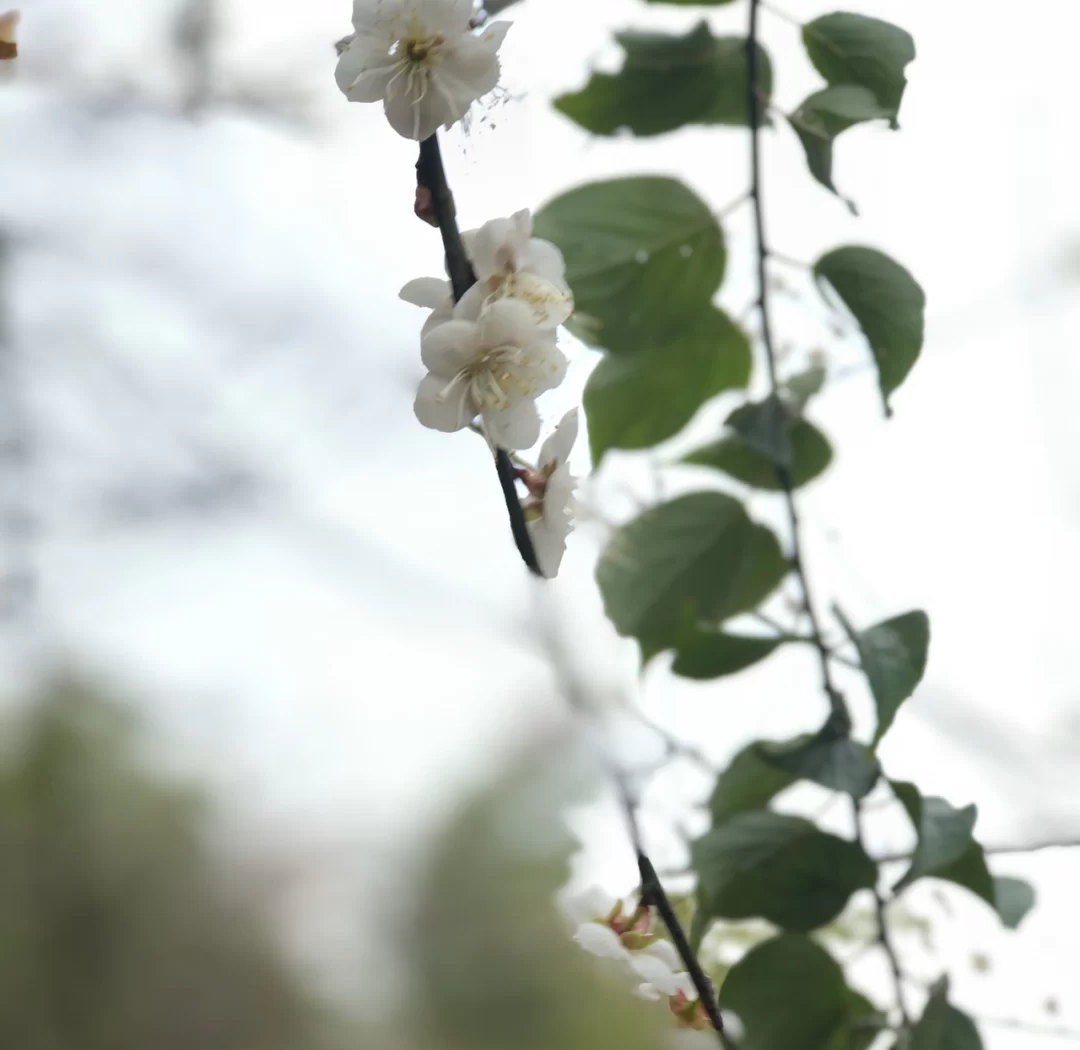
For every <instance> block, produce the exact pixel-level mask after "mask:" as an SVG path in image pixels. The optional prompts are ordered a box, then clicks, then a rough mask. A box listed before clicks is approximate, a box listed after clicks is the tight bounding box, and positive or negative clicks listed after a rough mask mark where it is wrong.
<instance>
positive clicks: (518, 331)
mask: <svg viewBox="0 0 1080 1050" xmlns="http://www.w3.org/2000/svg"><path fill="white" fill-rule="evenodd" d="M479 324H480V329H481V333H482V334H481V340H482V342H483V345H484V346H486V347H495V346H521V347H528V346H529V345H530V344H532V343H534V342H538V343H541V344H542V343H543V342H544V340H543V339H542V338H539V339H538V336H540V335H541V333H539V332H538V331H537V328H536V321H535V319H534V317H533V312H532V310H530V309H529V307H528V306H526V305H525V304H524V303H521V302H518V301H517V300H516V299H498V300H496V301H495V302H493V303H492V304H491V305H490V306H489V307H488V308H487V310H486V311H485V312H484V315H483V317H481V318H480V322H479Z"/></svg>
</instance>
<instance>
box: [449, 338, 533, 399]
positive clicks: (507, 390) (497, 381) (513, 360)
mask: <svg viewBox="0 0 1080 1050" xmlns="http://www.w3.org/2000/svg"><path fill="white" fill-rule="evenodd" d="M528 362H529V358H528V355H527V353H526V352H525V350H523V349H522V348H521V347H520V346H513V345H506V346H496V347H492V348H491V349H490V350H485V351H484V353H483V354H482V355H481V356H480V357H478V358H477V359H476V360H475V361H472V362H470V363H469V364H467V365H466V366H465V367H464V368H463V369H461V371H460V372H458V374H457V375H455V376H454V378H453V379H451V380H450V382H449V383H447V384H446V386H444V387H443V388H442V390H440V391H439V395H438V396H439V400H441V401H445V400H446V399H447V398H448V397H450V395H451V394H452V393H453V392H454V391H455V390H457V389H458V388H459V387H460V386H461V385H462V384H465V386H466V388H467V394H468V396H467V397H466V398H465V400H466V401H468V402H469V403H470V405H469V407H470V408H472V409H473V411H475V412H481V413H482V412H500V411H502V410H503V409H505V408H509V407H510V405H511V404H512V403H513V402H514V401H517V400H520V399H521V398H523V397H528V396H529V395H530V394H531V393H532V392H533V388H534V385H535V384H534V383H533V382H532V380H531V379H530V378H529V375H528V370H527V369H526V368H523V367H522V366H524V365H527V364H528Z"/></svg>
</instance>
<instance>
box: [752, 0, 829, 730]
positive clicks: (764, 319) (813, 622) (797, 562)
mask: <svg viewBox="0 0 1080 1050" xmlns="http://www.w3.org/2000/svg"><path fill="white" fill-rule="evenodd" d="M760 7H761V0H750V28H749V31H748V33H747V41H746V48H747V58H746V67H747V92H746V93H747V108H748V110H749V117H750V199H751V200H752V202H753V205H754V231H755V234H756V238H757V280H758V297H757V305H758V310H759V312H760V315H761V340H762V344H763V345H764V348H765V361H766V365H767V366H768V371H769V387H770V390H771V392H772V396H773V397H779V395H780V380H779V377H778V376H777V372H776V349H775V346H774V344H773V337H772V325H771V323H770V319H769V275H768V260H769V247H768V242H767V240H766V238H765V204H764V199H763V193H762V180H761V120H760V116H761V114H760V112H759V103H758V92H757V82H758V44H757V27H758V11H759V9H760ZM776 476H777V478H778V480H779V482H780V487H781V489H782V490H783V493H784V504H785V506H786V508H787V516H788V523H789V525H790V528H791V565H792V569H793V571H794V573H795V578H796V579H797V580H798V583H799V589H800V591H801V592H802V604H803V607H804V608H805V610H806V615H807V618H808V620H809V623H810V637H811V641H812V644H813V646H814V648H815V649H816V650H817V653H818V660H819V663H820V666H821V687H822V689H823V690H824V692H825V695H826V697H828V700H829V708H830V711H831V713H832V715H833V717H834V719H836V720H837V721H839V722H842V723H844V724H850V719H849V716H848V714H847V710H846V708H845V707H844V701H843V698H842V697H841V695H840V692H839V690H838V689H837V688H836V687H835V685H834V684H833V680H832V670H831V668H830V666H829V648H828V646H827V645H826V644H825V640H824V636H823V634H822V630H821V624H820V623H819V621H818V616H817V612H816V610H815V609H814V604H813V601H812V598H811V593H810V583H809V580H808V579H807V574H806V567H805V565H804V563H803V556H802V544H801V541H800V538H799V512H798V508H797V507H796V506H795V493H794V489H793V487H792V483H791V470H790V468H789V467H787V466H783V465H780V464H777V466H776Z"/></svg>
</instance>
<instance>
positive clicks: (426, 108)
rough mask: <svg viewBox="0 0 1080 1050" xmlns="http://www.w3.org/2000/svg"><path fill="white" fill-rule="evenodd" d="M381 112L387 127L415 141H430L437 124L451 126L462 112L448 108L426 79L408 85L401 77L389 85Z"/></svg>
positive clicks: (419, 78)
mask: <svg viewBox="0 0 1080 1050" xmlns="http://www.w3.org/2000/svg"><path fill="white" fill-rule="evenodd" d="M383 109H384V110H385V111H386V119H387V120H388V121H389V122H390V127H392V128H393V129H394V130H395V131H396V132H397V133H398V134H399V135H401V136H402V138H407V139H414V140H415V141H416V142H423V141H424V139H429V138H431V136H432V135H434V134H435V132H436V131H438V130H439V127H440V125H442V124H452V123H454V121H456V120H458V119H459V118H460V117H461V115H462V113H464V110H463V109H461V110H459V109H456V108H454V107H452V106H450V105H448V103H447V100H446V98H445V97H444V95H443V93H442V92H441V91H438V90H437V89H436V85H435V84H434V83H428V82H427V79H426V78H424V77H417V78H416V79H415V81H414V82H413V83H412V84H410V83H409V81H408V79H407V78H406V77H404V76H400V77H398V79H397V80H396V81H394V83H393V84H392V85H390V87H389V89H388V93H387V95H386V100H385V101H384V102H383Z"/></svg>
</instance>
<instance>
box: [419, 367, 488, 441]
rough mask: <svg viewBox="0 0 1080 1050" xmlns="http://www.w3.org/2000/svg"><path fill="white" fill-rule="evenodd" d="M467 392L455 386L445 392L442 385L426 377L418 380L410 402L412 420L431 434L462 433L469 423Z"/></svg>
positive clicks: (430, 377)
mask: <svg viewBox="0 0 1080 1050" xmlns="http://www.w3.org/2000/svg"><path fill="white" fill-rule="evenodd" d="M468 392H469V388H468V386H467V385H466V384H465V383H458V384H457V385H456V386H454V387H452V388H451V389H450V391H449V392H448V393H447V392H446V382H445V381H444V380H443V379H441V378H440V377H439V376H434V375H431V374H430V373H429V374H428V375H426V376H424V378H423V379H421V380H420V386H419V388H418V389H417V391H416V400H415V401H414V402H413V411H414V412H415V413H416V418H417V419H418V420H420V422H421V423H422V424H423V425H424V426H425V427H428V428H430V429H431V430H442V431H443V432H445V433H448V434H450V433H453V432H454V431H455V430H463V429H464V428H465V427H467V426H468V425H469V424H470V423H471V422H472V419H473V415H474V414H475V413H473V412H472V411H471V406H470V404H469V403H468V402H467V401H466V397H467V395H468Z"/></svg>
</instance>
